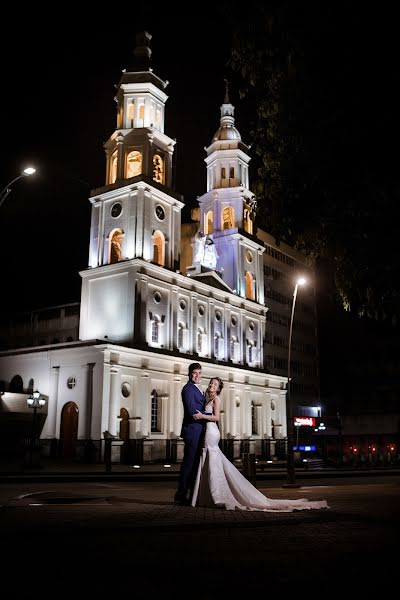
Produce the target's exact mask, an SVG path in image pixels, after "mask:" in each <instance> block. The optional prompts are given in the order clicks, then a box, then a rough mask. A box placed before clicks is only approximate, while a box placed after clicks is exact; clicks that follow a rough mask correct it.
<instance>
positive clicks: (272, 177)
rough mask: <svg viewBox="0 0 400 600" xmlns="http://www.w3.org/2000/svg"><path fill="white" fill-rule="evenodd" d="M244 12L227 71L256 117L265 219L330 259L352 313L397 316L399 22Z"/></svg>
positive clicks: (329, 13) (341, 9)
mask: <svg viewBox="0 0 400 600" xmlns="http://www.w3.org/2000/svg"><path fill="white" fill-rule="evenodd" d="M247 14H248V15H250V16H248V17H247V18H246V19H244V18H243V13H242V12H241V13H240V16H239V15H238V16H237V15H235V14H233V17H232V18H233V22H232V24H231V25H232V27H233V30H234V32H235V33H234V38H233V45H232V54H231V60H230V67H231V68H232V70H233V72H234V73H236V74H237V75H238V76H239V77H240V85H241V89H240V94H241V96H242V97H243V98H244V99H245V101H246V102H248V103H249V106H251V108H252V109H253V110H254V113H255V114H256V121H255V122H254V123H253V127H252V134H251V137H252V140H251V141H252V148H253V152H254V154H255V158H254V160H255V165H256V177H255V178H253V179H254V187H253V191H254V192H255V194H256V195H257V198H258V207H259V209H258V214H257V224H258V225H259V226H261V227H263V228H265V229H267V230H268V231H269V232H271V233H272V234H273V235H274V236H275V237H276V239H277V240H278V241H279V240H285V241H287V242H288V243H289V244H292V245H294V246H296V247H297V248H298V249H300V250H302V251H304V252H305V253H306V254H307V255H309V256H310V257H313V258H314V259H316V260H317V261H318V260H319V259H323V261H324V264H327V265H329V267H330V268H331V269H332V272H333V275H334V282H335V294H336V296H337V298H339V299H340V301H341V304H342V305H343V306H344V307H345V308H347V309H351V310H352V311H355V312H357V313H358V314H362V315H366V314H367V315H369V316H371V317H372V316H373V317H376V318H385V317H388V316H390V317H391V318H393V319H395V318H396V315H397V314H398V311H399V298H400V269H399V264H398V259H397V253H398V251H397V229H398V227H397V221H396V218H395V214H396V208H397V205H398V203H399V184H398V178H397V175H396V170H397V158H396V156H397V149H396V143H397V139H398V118H397V111H398V105H399V99H398V98H397V97H396V90H397V89H399V87H400V86H399V85H398V83H399V82H398V81H397V80H398V79H399V72H398V69H397V66H396V60H397V59H396V56H397V53H396V52H395V40H396V37H395V36H394V31H393V36H392V31H391V24H390V18H391V16H390V14H389V15H388V14H387V13H386V19H387V20H386V21H385V20H384V18H383V17H381V18H379V14H377V13H376V11H375V12H374V13H372V12H371V13H368V12H367V10H366V9H365V7H364V8H363V11H362V13H361V12H360V11H359V7H358V8H357V7H352V5H351V3H350V4H349V3H344V4H343V5H341V4H340V3H334V4H333V3H332V4H331V5H330V4H326V3H323V4H322V5H321V8H319V5H318V4H315V5H314V4H313V3H307V4H306V6H304V3H303V5H301V6H296V7H294V6H293V4H291V3H288V4H285V3H277V5H276V6H275V4H274V3H270V5H267V6H265V5H261V4H260V5H258V4H256V5H255V6H253V10H251V11H250V10H249V11H248V13H247ZM393 23H395V19H394V15H393ZM392 45H393V48H392Z"/></svg>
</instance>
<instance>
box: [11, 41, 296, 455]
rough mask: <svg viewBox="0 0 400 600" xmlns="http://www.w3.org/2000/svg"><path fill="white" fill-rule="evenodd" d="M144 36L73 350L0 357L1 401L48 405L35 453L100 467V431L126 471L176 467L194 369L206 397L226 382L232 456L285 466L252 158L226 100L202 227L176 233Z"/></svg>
mask: <svg viewBox="0 0 400 600" xmlns="http://www.w3.org/2000/svg"><path fill="white" fill-rule="evenodd" d="M149 37H150V36H148V34H144V35H142V36H139V44H138V47H137V48H136V52H135V54H136V58H137V59H138V60H139V59H140V61H141V65H140V66H138V67H134V68H132V69H128V70H124V71H123V74H122V77H121V80H120V82H119V85H118V89H117V94H116V101H117V105H118V111H117V126H116V130H115V131H114V133H113V134H112V135H111V136H110V139H109V140H108V141H107V142H106V144H105V152H106V159H107V160H106V162H107V166H106V185H105V186H104V187H102V188H99V189H96V190H94V191H93V192H92V194H91V197H90V202H91V204H92V219H91V228H90V243H89V263H88V269H86V270H84V271H83V272H81V277H82V294H81V304H80V318H79V340H76V341H73V342H70V343H69V344H66V343H62V341H61V342H60V344H51V345H50V346H41V347H35V348H31V349H30V350H29V351H24V352H20V351H18V350H9V351H6V352H3V353H1V375H0V377H1V379H3V380H4V381H5V382H6V385H5V391H6V394H5V398H4V400H5V401H6V400H7V394H8V393H14V392H13V391H12V390H11V389H10V387H11V386H10V384H11V382H12V380H13V377H14V376H15V375H16V374H19V375H20V376H21V377H22V379H23V381H24V386H23V391H22V393H24V392H26V391H27V385H26V384H25V380H27V381H31V380H32V381H34V387H35V389H36V388H37V389H39V390H40V392H41V393H42V394H43V395H44V396H45V397H46V398H47V404H46V410H47V411H48V412H47V418H46V421H45V424H44V428H43V430H42V435H41V437H42V442H43V444H45V445H46V443H47V444H48V447H49V448H50V445H51V444H50V443H51V442H52V441H54V440H56V441H57V443H60V444H61V448H63V449H64V450H65V448H67V449H69V451H70V452H72V456H77V455H81V454H83V453H84V452H86V451H87V450H86V449H87V448H88V447H89V446H92V447H93V448H94V449H95V451H96V453H97V457H99V456H100V455H101V451H102V441H103V439H104V433H105V432H107V431H108V432H110V433H111V434H112V435H114V436H120V437H121V438H122V439H123V440H124V442H125V444H124V453H125V454H124V456H126V459H127V460H128V461H129V462H131V461H132V460H143V461H157V460H165V459H170V460H171V459H176V460H180V458H181V456H182V451H183V442H182V440H181V439H180V435H179V434H180V427H181V421H182V403H181V389H182V386H183V385H184V384H185V383H186V381H187V371H188V366H189V364H190V363H192V362H194V361H199V362H200V363H201V364H202V366H203V387H204V388H205V387H206V385H207V382H208V379H209V378H210V377H212V376H219V377H221V378H222V379H223V380H224V382H225V387H224V393H223V397H222V410H221V423H220V426H221V434H222V440H223V444H225V450H226V451H227V452H228V454H229V456H230V457H231V458H237V457H239V456H240V453H241V452H243V450H244V449H247V450H250V451H253V452H254V451H255V452H257V454H259V455H263V456H265V457H273V456H275V455H276V454H279V453H281V454H282V455H283V453H284V450H283V448H284V441H285V437H286V407H285V402H286V389H285V386H286V378H285V376H284V374H272V373H269V372H268V371H266V370H265V357H264V352H265V339H266V336H267V333H268V332H267V329H266V324H267V323H268V308H267V307H266V305H265V285H264V270H265V262H264V260H265V258H264V257H265V243H264V242H263V241H262V240H260V239H258V238H256V237H255V236H254V233H253V220H254V210H255V198H254V196H253V194H252V193H251V192H250V190H249V176H248V163H249V160H250V157H249V156H248V148H247V146H246V145H245V144H244V143H243V142H242V140H241V137H240V134H239V132H238V130H237V129H236V127H235V124H234V107H233V106H232V105H231V104H230V102H229V98H228V96H227V95H226V97H225V100H224V103H223V104H222V106H221V121H220V127H219V129H218V131H217V132H216V134H215V135H214V137H213V139H212V142H211V145H210V146H209V148H207V158H206V165H207V191H206V193H205V194H204V195H203V196H201V197H200V198H199V210H198V223H192V224H189V225H188V226H185V225H184V226H182V224H181V210H182V208H183V206H184V204H183V201H182V197H181V196H179V195H178V194H176V193H175V192H173V191H172V190H171V179H172V155H173V152H174V145H175V141H174V140H172V139H171V138H169V137H168V136H167V135H166V134H165V133H164V115H165V103H166V101H167V96H166V94H165V91H164V90H165V88H166V85H167V83H166V82H164V81H162V80H161V79H159V78H158V77H157V76H156V75H155V74H154V73H153V70H152V69H151V68H150V67H149V61H150V55H151V50H150V48H149ZM7 388H8V389H7ZM19 393H21V390H20V392H19ZM71 448H72V450H71Z"/></svg>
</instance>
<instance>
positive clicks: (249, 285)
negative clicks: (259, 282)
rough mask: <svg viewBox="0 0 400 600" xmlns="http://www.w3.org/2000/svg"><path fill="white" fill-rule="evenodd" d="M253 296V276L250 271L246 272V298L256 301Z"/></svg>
mask: <svg viewBox="0 0 400 600" xmlns="http://www.w3.org/2000/svg"><path fill="white" fill-rule="evenodd" d="M253 296H254V295H253V275H252V274H251V273H250V272H249V271H246V298H247V299H248V300H254V297H253Z"/></svg>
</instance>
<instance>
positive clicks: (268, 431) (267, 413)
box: [261, 390, 272, 438]
mask: <svg viewBox="0 0 400 600" xmlns="http://www.w3.org/2000/svg"><path fill="white" fill-rule="evenodd" d="M264 393H265V398H264V402H263V411H262V431H261V435H262V436H263V437H267V438H271V437H272V425H271V419H272V413H271V392H270V391H269V390H264Z"/></svg>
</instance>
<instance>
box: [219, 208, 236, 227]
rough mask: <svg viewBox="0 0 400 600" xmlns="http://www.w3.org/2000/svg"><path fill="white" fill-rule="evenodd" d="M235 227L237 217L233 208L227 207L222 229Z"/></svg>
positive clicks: (223, 213)
mask: <svg viewBox="0 0 400 600" xmlns="http://www.w3.org/2000/svg"><path fill="white" fill-rule="evenodd" d="M234 226H235V217H234V212H233V208H232V206H227V207H226V208H224V210H223V211H222V229H232V227H234Z"/></svg>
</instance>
